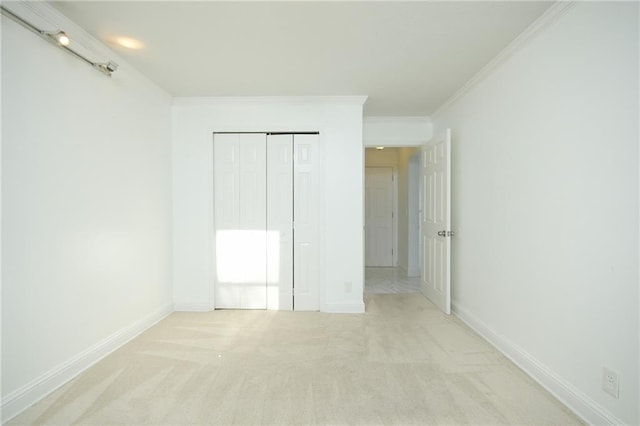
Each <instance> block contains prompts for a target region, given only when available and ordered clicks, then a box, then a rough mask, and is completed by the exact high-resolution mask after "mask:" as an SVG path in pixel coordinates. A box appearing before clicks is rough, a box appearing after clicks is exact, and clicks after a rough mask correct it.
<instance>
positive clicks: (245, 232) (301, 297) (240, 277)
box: [213, 133, 319, 310]
mask: <svg viewBox="0 0 640 426" xmlns="http://www.w3.org/2000/svg"><path fill="white" fill-rule="evenodd" d="M213 148H214V149H213V157H214V158H213V161H214V230H215V234H214V238H215V244H214V257H215V259H214V260H215V262H214V265H215V306H216V308H218V309H274V310H318V308H319V302H318V282H319V279H318V272H319V271H318V269H319V266H318V260H319V251H318V246H319V234H318V192H319V191H318V182H319V179H318V174H319V167H318V162H319V156H318V134H294V133H278V134H271V133H216V134H214V139H213Z"/></svg>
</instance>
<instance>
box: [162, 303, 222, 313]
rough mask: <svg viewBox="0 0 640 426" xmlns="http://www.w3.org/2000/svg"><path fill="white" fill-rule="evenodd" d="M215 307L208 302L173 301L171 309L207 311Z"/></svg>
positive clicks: (178, 310) (177, 310)
mask: <svg viewBox="0 0 640 426" xmlns="http://www.w3.org/2000/svg"><path fill="white" fill-rule="evenodd" d="M215 308H216V307H215V306H213V305H212V304H211V303H209V302H174V303H173V310H174V311H176V312H209V311H213V310H214V309H215Z"/></svg>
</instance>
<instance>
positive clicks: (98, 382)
mask: <svg viewBox="0 0 640 426" xmlns="http://www.w3.org/2000/svg"><path fill="white" fill-rule="evenodd" d="M366 304H367V305H366V306H367V313H366V314H362V315H348V314H324V313H315V312H314V313H304V312H271V311H215V312H209V313H174V314H172V315H171V316H169V317H168V318H166V319H165V320H163V321H162V322H160V323H159V324H158V325H156V326H154V327H153V328H151V329H150V330H148V331H147V332H146V333H144V334H142V335H141V336H139V337H138V338H136V339H134V340H133V341H132V342H130V343H129V344H127V345H126V346H124V347H122V348H121V349H120V350H118V351H116V352H114V353H113V354H112V355H110V356H109V357H107V358H105V359H104V360H103V361H101V362H100V363H98V364H97V365H95V366H94V367H92V368H91V369H89V370H88V371H86V372H85V373H84V374H82V375H81V376H79V377H78V378H76V379H75V380H73V381H72V382H70V383H68V384H66V385H65V386H63V387H62V388H60V389H59V390H57V391H56V392H54V393H53V394H51V395H50V396H48V397H47V398H45V399H44V400H42V401H40V402H39V403H38V404H36V405H35V406H33V407H31V408H29V409H28V410H27V411H25V412H24V413H22V414H21V415H20V416H18V417H16V418H15V419H13V420H12V421H11V422H9V424H94V425H97V424H100V425H110V424H127V425H129V424H156V425H159V424H172V425H182V424H223V425H228V424H229V425H230V424H246V425H253V424H287V425H289V424H291V425H298V424H332V425H334V424H335V425H338V424H363V425H378V424H389V425H403V424H407V425H408V424H420V425H431V424H485V425H497V424H518V425H543V424H562V425H568V424H581V422H580V420H579V419H578V418H577V417H576V416H574V415H573V414H572V413H571V412H570V411H569V410H568V409H567V408H566V407H564V406H563V405H562V404H561V403H560V402H558V401H557V400H556V399H555V398H554V397H553V396H551V395H550V394H549V393H547V392H546V391H545V390H543V389H542V388H541V387H540V386H539V385H537V384H536V383H535V382H533V381H532V380H531V379H530V378H528V376H526V375H525V374H524V373H523V372H522V371H520V370H519V369H518V368H517V367H515V366H514V365H513V364H512V363H511V362H510V361H508V360H507V359H506V358H504V357H503V356H502V355H500V354H499V353H498V352H497V351H496V350H494V349H493V348H492V347H491V346H490V345H489V344H488V343H486V342H485V341H484V340H483V339H482V338H480V337H478V336H477V335H476V334H474V333H473V332H472V331H471V330H469V329H468V328H467V327H466V326H465V325H463V324H462V323H461V322H460V321H459V320H458V319H457V318H455V317H453V316H451V317H447V316H446V315H443V314H441V313H440V312H439V311H437V310H436V308H435V307H434V306H433V305H432V304H431V303H430V302H428V301H427V300H426V299H425V298H424V297H423V296H421V295H419V294H396V295H367V296H366Z"/></svg>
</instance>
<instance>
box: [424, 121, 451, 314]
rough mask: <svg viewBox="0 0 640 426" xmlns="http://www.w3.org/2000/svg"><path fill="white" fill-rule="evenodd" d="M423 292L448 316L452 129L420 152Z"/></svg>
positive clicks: (449, 302) (449, 308)
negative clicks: (422, 204)
mask: <svg viewBox="0 0 640 426" xmlns="http://www.w3.org/2000/svg"><path fill="white" fill-rule="evenodd" d="M422 183H423V184H422V190H423V197H422V200H423V203H424V206H423V209H422V210H423V214H422V245H423V251H422V252H423V259H422V262H423V267H422V286H421V287H422V293H423V294H424V295H425V296H426V297H427V299H429V300H431V301H432V302H433V303H434V304H435V305H436V306H437V307H438V308H440V309H441V310H442V311H443V312H444V313H446V314H450V313H451V271H450V270H451V236H452V235H453V233H452V232H451V129H447V130H446V131H445V132H443V133H442V134H440V135H438V137H436V138H434V139H433V140H432V141H431V143H429V144H428V145H427V146H425V147H424V149H423V151H422Z"/></svg>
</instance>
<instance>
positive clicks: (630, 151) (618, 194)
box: [433, 2, 640, 424]
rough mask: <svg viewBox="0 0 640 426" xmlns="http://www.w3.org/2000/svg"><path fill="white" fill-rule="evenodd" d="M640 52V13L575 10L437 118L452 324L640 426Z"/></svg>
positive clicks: (585, 6)
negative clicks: (448, 216)
mask: <svg viewBox="0 0 640 426" xmlns="http://www.w3.org/2000/svg"><path fill="white" fill-rule="evenodd" d="M565 6H567V5H561V7H565ZM638 51H639V45H638V3H631V2H630V3H607V2H598V3H595V2H594V3H591V2H580V3H577V4H575V5H574V6H572V7H571V6H569V8H568V10H567V11H566V14H564V15H563V16H561V17H559V18H558V19H557V20H555V21H553V22H550V23H549V26H548V27H547V28H545V29H544V30H543V31H541V32H540V33H538V34H537V35H536V36H534V38H533V39H531V40H529V41H528V42H527V43H525V44H524V45H523V46H522V47H521V48H520V49H519V50H517V51H515V53H513V54H512V55H511V56H509V57H508V58H506V60H505V61H504V62H503V63H502V64H501V65H498V66H497V68H495V69H494V70H493V72H491V73H489V74H488V75H487V76H486V77H485V78H484V79H481V80H479V83H478V84H476V85H475V86H471V88H470V89H469V90H468V91H466V92H465V93H463V94H462V95H461V96H460V97H458V98H457V100H455V101H453V102H452V103H450V104H448V105H446V106H445V107H443V108H442V109H441V110H440V111H438V112H437V113H436V114H435V115H434V116H433V121H434V126H435V128H434V133H436V134H437V133H438V132H440V131H442V130H443V129H444V128H446V127H450V128H452V130H453V154H452V155H453V228H454V229H455V231H456V237H455V239H454V240H453V244H452V247H453V271H452V277H453V287H452V297H453V303H454V308H455V312H456V313H457V314H458V315H460V316H461V317H462V318H463V319H464V320H465V321H468V322H469V323H470V324H471V325H472V326H474V327H476V328H477V329H478V330H479V331H481V332H482V333H484V334H485V335H486V336H488V337H489V338H490V339H492V340H493V341H494V342H495V343H496V344H498V345H499V346H500V347H501V348H502V349H503V350H505V352H506V353H507V354H509V355H510V356H512V357H513V358H515V359H516V360H518V361H519V362H520V364H521V365H523V366H524V367H525V368H526V369H528V370H529V371H530V372H531V373H532V374H533V375H534V377H537V378H538V379H539V380H541V381H542V382H543V383H544V384H545V385H546V386H548V387H549V388H550V389H551V390H553V391H554V392H555V393H556V394H558V395H559V396H560V397H561V398H562V399H564V400H565V401H566V402H567V403H568V404H569V405H571V406H572V407H573V408H574V409H575V410H577V411H578V412H580V413H581V415H583V416H584V417H585V418H586V419H587V420H589V421H591V422H613V423H627V424H638V422H639V421H640V418H639V413H638V402H639V396H638V383H639V376H638V363H639V359H640V355H639V353H638V335H639V330H638V282H639V277H638V266H639V265H638V262H639V260H638V256H639V252H638V217H639V214H638V170H639V167H638V140H639V134H638V117H639V116H638V114H639V108H638V94H639V93H638V75H639V68H638ZM603 366H607V367H609V368H611V369H613V370H615V371H617V372H618V373H619V374H620V397H619V399H615V398H613V397H611V396H610V395H608V394H606V393H604V392H603V391H602V390H601V386H602V382H601V380H602V367H603Z"/></svg>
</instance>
